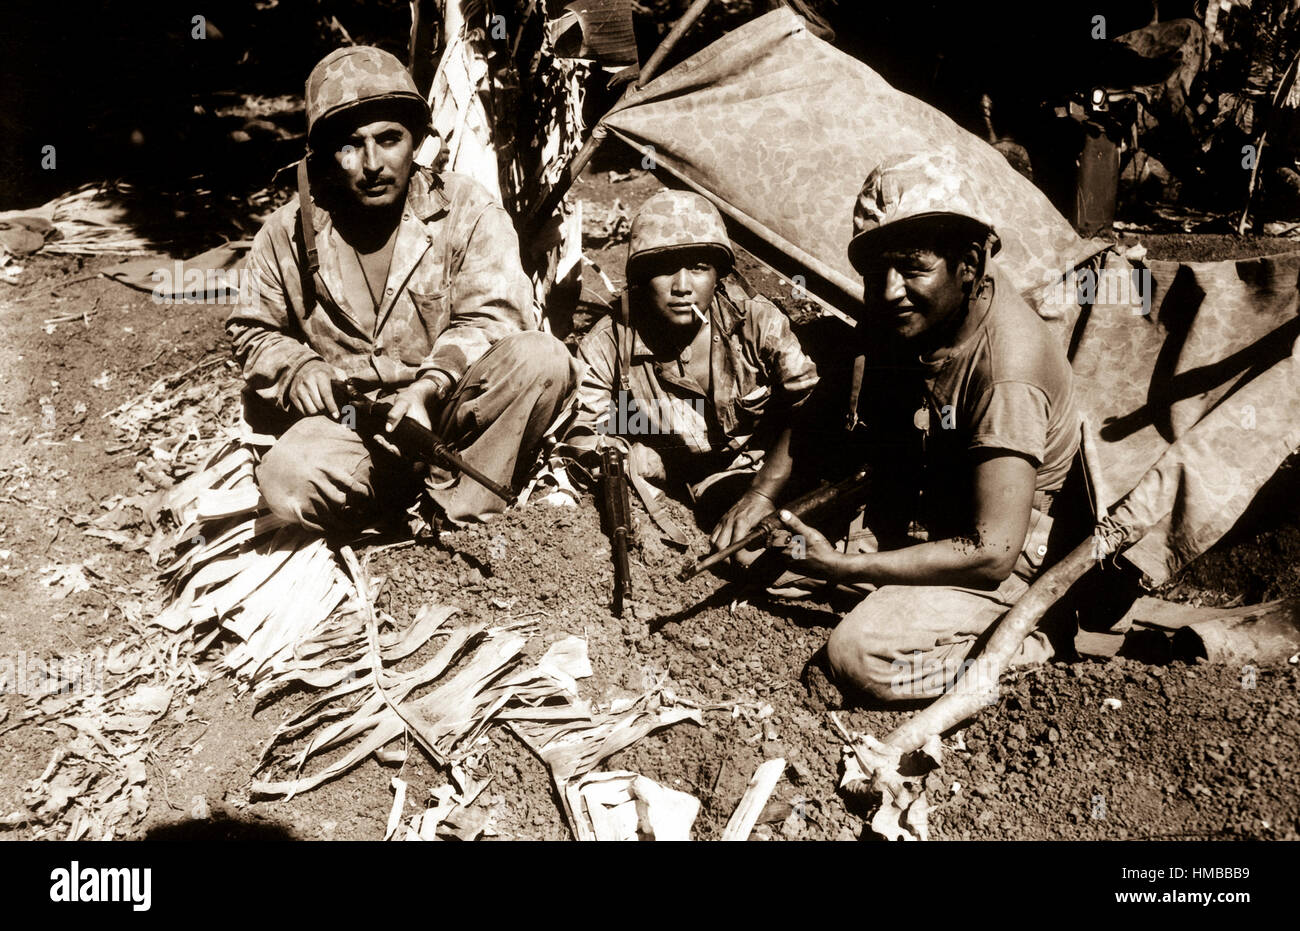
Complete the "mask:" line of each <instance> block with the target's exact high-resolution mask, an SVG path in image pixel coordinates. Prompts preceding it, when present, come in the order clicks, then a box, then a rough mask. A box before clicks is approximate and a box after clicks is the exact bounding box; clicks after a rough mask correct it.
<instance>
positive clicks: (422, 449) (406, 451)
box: [333, 381, 515, 504]
mask: <svg viewBox="0 0 1300 931" xmlns="http://www.w3.org/2000/svg"><path fill="white" fill-rule="evenodd" d="M333 386H334V399H335V401H336V402H337V403H338V404H339V406H340V408H342V407H351V408H352V410H353V411H354V412H355V413H356V420H355V423H354V427H355V428H356V429H357V432H358V433H364V434H366V435H369V434H371V433H376V434H379V435H380V436H383V437H386V438H387V439H388V441H389V442H390V443H392V444H393V445H394V446H396V447H397V449H398V451H399V452H401V454H402V455H403V456H405V457H406V458H408V459H412V460H417V461H420V462H428V463H432V464H434V465H438V466H441V467H442V468H444V469H451V470H453V471H456V472H462V473H464V474H465V475H468V476H469V477H470V478H472V479H473V480H474V481H476V482H478V483H479V484H480V485H482V486H483V487H484V488H486V489H487V490H488V491H490V492H492V494H494V495H496V496H497V497H498V498H500V499H501V500H502V501H504V502H506V503H507V504H510V503H512V502H513V501H514V500H515V494H514V492H512V491H511V490H510V489H509V488H507V487H506V486H505V485H502V484H500V483H499V482H494V481H493V480H492V479H490V478H488V477H487V476H486V475H484V474H483V473H482V472H480V471H479V470H478V469H476V468H474V467H473V466H472V465H470V464H469V463H468V462H466V461H465V460H464V459H462V458H461V457H460V456H458V455H456V453H454V452H453V451H452V450H451V447H449V446H448V445H447V444H446V442H445V441H444V440H443V438H442V437H440V436H439V435H438V434H437V433H435V432H434V431H432V430H430V429H429V428H428V427H426V426H423V425H422V424H418V423H416V422H415V421H414V420H412V419H411V418H410V417H403V418H402V419H401V420H399V421H398V422H397V426H395V427H393V432H392V433H386V432H385V431H384V424H385V422H387V420H388V414H389V412H390V411H391V410H392V409H393V405H392V402H391V401H372V400H370V399H369V398H367V397H366V396H365V395H364V394H362V393H361V392H360V391H358V390H357V389H356V387H355V386H354V385H352V384H351V383H349V382H342V381H336V382H333Z"/></svg>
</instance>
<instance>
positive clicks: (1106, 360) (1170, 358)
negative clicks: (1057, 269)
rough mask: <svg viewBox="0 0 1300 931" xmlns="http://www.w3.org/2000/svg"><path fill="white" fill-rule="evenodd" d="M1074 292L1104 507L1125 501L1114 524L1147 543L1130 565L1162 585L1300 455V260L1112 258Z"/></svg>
mask: <svg viewBox="0 0 1300 931" xmlns="http://www.w3.org/2000/svg"><path fill="white" fill-rule="evenodd" d="M1081 277H1082V276H1081ZM1079 284H1081V286H1082V288H1083V289H1084V290H1085V292H1087V291H1088V290H1091V291H1093V292H1095V296H1096V301H1095V303H1093V304H1091V305H1089V307H1088V310H1087V312H1086V313H1082V314H1079V319H1078V322H1077V323H1076V324H1075V325H1074V327H1073V340H1072V346H1073V352H1072V354H1071V364H1072V366H1073V367H1074V372H1075V376H1076V379H1077V380H1076V388H1077V390H1078V392H1079V394H1078V397H1079V406H1080V408H1081V409H1082V410H1083V411H1084V412H1085V413H1086V415H1087V416H1088V419H1089V421H1090V423H1091V426H1092V428H1093V430H1094V432H1095V433H1096V434H1097V435H1098V437H1099V440H1100V442H1099V443H1098V447H1097V453H1098V459H1099V460H1100V463H1099V465H1100V470H1101V473H1102V476H1103V477H1104V479H1105V482H1106V485H1107V487H1108V488H1109V490H1110V494H1109V495H1107V498H1108V499H1109V500H1107V501H1106V502H1105V503H1106V504H1108V505H1109V504H1112V503H1114V501H1115V499H1117V498H1120V497H1122V496H1124V493H1125V492H1126V491H1128V490H1129V489H1132V492H1131V493H1129V494H1128V495H1127V497H1124V499H1123V500H1122V502H1121V503H1120V505H1119V507H1118V508H1116V509H1115V511H1114V512H1113V514H1112V519H1113V521H1114V523H1116V524H1118V525H1121V526H1124V527H1127V528H1132V529H1133V530H1136V531H1145V536H1143V537H1142V539H1141V540H1140V541H1139V542H1138V543H1137V544H1135V545H1134V546H1131V547H1129V548H1128V550H1126V551H1125V553H1124V556H1125V558H1127V559H1128V560H1129V561H1130V562H1132V563H1133V564H1134V565H1136V566H1137V567H1138V568H1139V569H1141V570H1142V572H1143V574H1144V575H1145V576H1146V577H1147V580H1148V582H1149V583H1150V584H1153V585H1155V584H1160V583H1162V582H1164V581H1165V580H1167V579H1168V578H1169V577H1170V576H1172V575H1173V574H1174V573H1176V572H1177V571H1178V570H1179V569H1181V568H1182V567H1183V566H1184V565H1186V564H1187V563H1188V562H1189V561H1191V560H1192V559H1194V558H1195V557H1196V556H1198V555H1200V554H1201V553H1203V552H1204V551H1205V550H1206V549H1207V548H1208V547H1209V546H1211V545H1212V544H1213V543H1214V542H1215V541H1217V540H1218V539H1219V538H1220V537H1221V536H1223V534H1224V533H1226V532H1227V531H1228V530H1229V529H1230V528H1231V527H1232V525H1233V524H1234V523H1236V521H1237V519H1238V518H1239V517H1240V516H1241V514H1242V513H1243V512H1244V511H1245V509H1246V506H1247V505H1248V504H1249V503H1250V501H1251V499H1252V498H1254V496H1255V493H1256V492H1257V491H1258V490H1259V488H1260V486H1262V485H1263V484H1264V482H1266V481H1267V480H1268V479H1269V477H1271V476H1272V475H1273V473H1274V472H1275V471H1276V470H1277V468H1278V466H1279V465H1280V464H1281V463H1282V461H1283V460H1284V459H1286V457H1287V456H1288V455H1289V454H1290V453H1292V452H1293V451H1294V450H1296V449H1297V448H1300V342H1298V341H1297V340H1298V338H1300V316H1297V309H1298V308H1300V253H1289V254H1286V255H1275V256H1267V257H1264V258H1258V259H1242V260H1237V261H1223V262H1186V263H1178V262H1156V261H1150V262H1146V263H1145V264H1143V265H1141V266H1139V267H1136V268H1133V267H1130V265H1129V263H1128V262H1126V261H1125V260H1124V259H1122V258H1121V257H1119V256H1118V255H1114V254H1108V255H1106V256H1105V257H1104V265H1103V267H1102V268H1101V270H1100V273H1099V274H1098V275H1097V276H1096V277H1095V278H1093V279H1092V280H1091V282H1089V281H1087V280H1082V281H1080V282H1079ZM1074 310H1075V313H1079V311H1078V308H1077V306H1076V307H1075V309H1074Z"/></svg>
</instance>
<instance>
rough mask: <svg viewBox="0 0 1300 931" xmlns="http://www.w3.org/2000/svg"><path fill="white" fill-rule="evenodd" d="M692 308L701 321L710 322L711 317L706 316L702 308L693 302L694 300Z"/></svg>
mask: <svg viewBox="0 0 1300 931" xmlns="http://www.w3.org/2000/svg"><path fill="white" fill-rule="evenodd" d="M691 310H693V311H695V316H697V317H699V318H700V321H701V322H702V323H708V322H709V318H708V317H706V316H704V313H703V312H702V311H701V310H700V308H699V307H697V306H696V305H695V304H694V303H693V302H692V304H691Z"/></svg>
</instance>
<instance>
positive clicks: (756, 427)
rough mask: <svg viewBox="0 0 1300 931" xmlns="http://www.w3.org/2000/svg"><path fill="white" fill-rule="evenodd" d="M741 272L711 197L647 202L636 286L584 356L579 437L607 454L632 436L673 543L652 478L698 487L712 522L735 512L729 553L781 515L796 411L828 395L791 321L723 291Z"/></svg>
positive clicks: (631, 266) (632, 245)
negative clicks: (605, 441) (607, 439)
mask: <svg viewBox="0 0 1300 931" xmlns="http://www.w3.org/2000/svg"><path fill="white" fill-rule="evenodd" d="M734 261H735V255H734V253H733V252H732V248H731V242H730V240H729V239H728V237H727V231H726V228H725V227H724V226H723V223H722V217H721V216H720V215H719V213H718V211H717V208H715V207H714V206H713V205H712V204H711V203H709V201H708V200H707V199H706V198H704V197H703V196H701V195H699V194H695V193H692V192H689V191H662V192H660V193H658V194H655V195H654V196H653V197H651V198H649V199H648V200H647V201H646V202H645V204H643V205H642V207H641V209H640V210H639V211H638V212H637V214H636V216H635V217H634V218H633V220H632V228H631V232H630V241H629V244H628V259H627V280H628V287H627V289H626V290H625V291H624V292H623V294H622V295H620V297H619V300H618V304H617V305H616V310H615V312H614V313H612V314H611V315H610V316H608V317H605V318H602V319H601V320H600V321H599V322H598V323H597V324H596V325H595V326H594V327H592V329H591V331H590V332H589V333H588V334H587V335H586V336H585V337H584V338H583V340H582V342H581V344H580V345H579V347H578V357H579V358H580V359H581V360H582V361H583V362H585V363H586V366H587V371H586V374H585V375H584V376H583V378H582V381H581V383H580V385H579V388H578V398H579V412H578V416H577V419H576V420H575V423H574V425H573V427H572V428H571V429H570V431H569V434H568V437H567V438H566V440H567V442H568V443H569V444H571V445H574V446H578V447H584V446H586V447H594V446H595V445H597V444H598V443H599V442H600V438H601V436H602V435H604V436H619V437H622V438H623V441H624V442H625V443H626V444H628V445H630V448H631V455H630V458H629V473H630V474H631V476H632V478H633V484H634V485H635V486H636V487H637V490H638V491H639V492H640V493H641V496H642V498H643V500H645V501H646V505H647V508H649V509H650V512H651V515H652V516H653V517H655V519H656V521H658V522H659V523H660V525H661V526H663V527H664V529H665V530H666V531H668V532H669V533H670V534H672V533H674V532H675V528H673V527H672V525H671V522H668V521H666V520H665V519H664V518H663V516H662V515H661V514H659V513H658V511H659V509H658V508H657V507H656V505H655V501H654V499H655V495H654V493H653V492H652V491H650V490H648V489H647V488H646V486H645V485H644V484H643V480H644V479H654V480H659V481H667V482H671V483H674V484H675V483H677V482H684V483H686V484H687V485H688V488H689V490H690V492H691V494H692V497H694V498H695V499H696V503H697V506H698V507H699V508H700V509H701V513H705V514H708V513H709V512H710V511H712V512H713V516H714V517H716V516H717V513H718V512H721V511H722V510H723V508H726V512H725V514H722V516H721V519H720V520H718V522H717V524H716V526H715V527H714V529H713V534H712V538H711V539H712V541H713V543H714V544H715V546H717V547H719V548H721V547H725V546H727V545H728V544H729V543H730V542H731V541H732V539H734V538H739V537H740V536H743V535H744V534H745V533H746V532H748V531H749V529H750V528H751V527H752V526H753V525H754V524H755V523H757V522H758V521H759V520H760V519H761V518H762V517H764V516H765V515H767V514H769V513H771V511H772V509H773V508H774V507H775V505H774V504H773V501H772V494H773V493H772V489H773V488H775V487H780V486H781V485H782V484H784V481H785V478H786V472H785V470H786V469H787V468H788V455H787V448H788V445H789V440H790V419H791V414H792V412H793V411H795V410H796V409H798V408H799V406H800V405H801V404H803V403H804V401H806V400H807V398H808V397H809V395H810V394H811V393H812V391H813V388H814V387H815V386H816V384H817V370H816V367H815V366H814V365H813V363H812V360H810V359H809V358H808V357H807V356H806V355H805V354H804V352H803V350H802V349H801V348H800V346H799V342H798V340H796V339H795V337H794V334H793V333H792V332H791V330H790V322H789V320H788V319H787V318H786V316H785V314H783V313H781V311H780V310H778V309H777V308H776V307H775V306H774V305H773V304H772V303H771V302H769V301H767V300H766V299H764V298H762V297H750V296H747V295H746V293H745V292H744V291H743V290H742V286H741V285H740V283H739V282H738V280H736V279H735V278H733V279H731V281H729V282H728V283H724V281H723V279H724V277H726V276H727V275H728V273H729V272H730V271H731V269H732V264H733V262H734ZM733 289H734V290H733ZM737 483H739V484H742V485H744V486H746V487H745V490H744V491H743V493H739V490H738V489H737V488H736V487H735V486H736V484H737ZM728 485H730V486H731V487H730V488H728V487H727V486H728ZM737 494H739V497H738V499H737V497H736V496H737ZM706 495H707V499H708V500H707V501H706V500H703V498H704V496H706ZM679 542H684V540H682V541H679Z"/></svg>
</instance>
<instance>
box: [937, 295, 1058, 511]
mask: <svg viewBox="0 0 1300 931" xmlns="http://www.w3.org/2000/svg"><path fill="white" fill-rule="evenodd" d="M987 287H990V288H991V290H992V294H991V300H987V301H976V306H975V309H973V311H972V312H973V313H976V314H982V318H981V319H979V321H978V324H977V326H976V327H975V329H974V330H973V332H971V333H970V335H969V336H968V337H967V338H966V339H965V340H964V341H963V342H961V343H960V344H958V345H957V346H955V347H952V348H951V349H948V350H947V351H946V352H944V353H941V354H939V356H938V357H936V358H924V359H922V360H921V365H922V368H923V375H924V383H925V388H926V394H927V397H926V407H927V408H928V414H929V424H928V427H927V428H926V430H925V433H926V437H925V453H924V460H925V462H926V473H927V474H926V477H925V482H924V484H925V487H926V496H927V497H928V498H929V501H928V504H929V507H927V508H926V510H927V511H929V512H931V514H933V515H935V516H938V517H942V516H943V515H944V512H947V514H948V516H950V517H951V518H952V519H954V520H956V521H958V522H960V521H961V520H962V518H963V517H965V516H966V515H964V514H962V515H958V514H956V513H953V510H954V509H957V508H959V507H960V502H962V501H965V502H966V503H967V504H966V507H967V508H968V507H969V501H970V497H969V496H970V493H971V481H972V477H973V472H974V470H973V468H972V465H973V463H972V458H973V456H974V455H975V454H976V453H977V452H978V451H980V450H994V449H997V450H1005V451H1008V452H1012V453H1018V454H1020V455H1022V456H1024V457H1025V458H1026V459H1028V460H1030V461H1031V462H1032V463H1033V464H1034V466H1035V467H1036V468H1037V478H1036V481H1035V490H1036V491H1037V492H1040V493H1045V494H1047V495H1050V494H1051V493H1053V492H1055V491H1057V490H1059V489H1060V487H1061V485H1062V484H1064V482H1065V478H1066V474H1067V473H1068V472H1069V470H1070V465H1071V462H1072V460H1073V457H1074V454H1075V452H1076V450H1077V449H1078V447H1079V414H1078V410H1077V409H1076V407H1075V401H1074V379H1073V373H1072V371H1071V370H1070V363H1069V361H1068V360H1067V359H1066V355H1065V347H1064V346H1062V345H1061V344H1060V342H1059V340H1058V339H1057V337H1056V336H1055V334H1053V333H1052V331H1051V330H1050V329H1049V327H1048V325H1047V324H1046V323H1045V322H1044V321H1043V320H1042V318H1040V317H1039V316H1038V314H1036V313H1035V312H1034V311H1033V309H1032V308H1030V307H1029V305H1028V304H1026V303H1025V302H1024V300H1022V299H1021V297H1020V296H1019V295H1018V294H1017V293H1016V292H1015V290H1014V288H1013V287H1012V286H1011V285H1010V284H1009V283H1008V282H1007V280H1006V279H1005V278H1004V277H1002V276H1001V275H999V274H998V273H997V272H996V270H995V271H994V273H993V275H992V277H991V280H990V283H989V284H988V285H987ZM918 419H919V420H921V421H922V422H921V423H918V425H919V426H921V425H924V424H923V415H921V414H920V412H919V411H918ZM1043 500H1045V499H1044V494H1037V495H1035V501H1036V503H1039V502H1042V501H1043ZM936 511H937V512H938V513H937V514H936V513H935V512H936Z"/></svg>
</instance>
